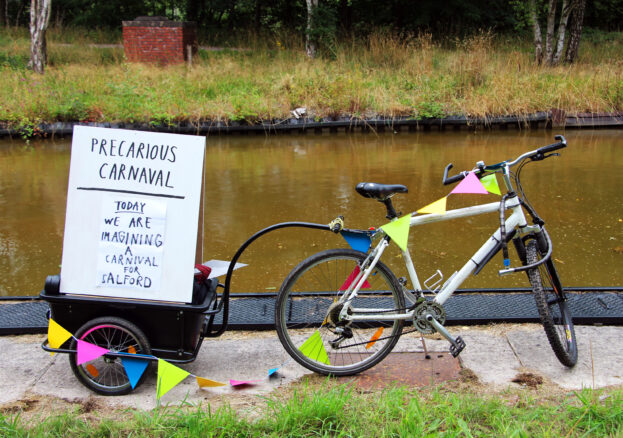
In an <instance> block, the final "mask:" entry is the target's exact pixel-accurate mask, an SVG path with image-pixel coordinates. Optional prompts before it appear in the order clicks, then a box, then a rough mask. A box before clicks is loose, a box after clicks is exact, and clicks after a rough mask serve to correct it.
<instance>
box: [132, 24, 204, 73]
mask: <svg viewBox="0 0 623 438" xmlns="http://www.w3.org/2000/svg"><path fill="white" fill-rule="evenodd" d="M188 45H190V46H192V48H193V49H192V52H193V54H195V53H197V33H196V27H195V25H194V23H192V22H178V21H169V20H167V19H166V18H164V17H138V18H137V19H136V20H134V21H124V22H123V48H124V50H125V56H126V59H127V60H128V61H129V62H147V63H157V64H160V65H166V64H175V63H181V62H184V61H185V60H186V59H187V56H188V53H187V49H186V46H188Z"/></svg>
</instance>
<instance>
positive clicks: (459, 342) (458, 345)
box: [426, 313, 465, 357]
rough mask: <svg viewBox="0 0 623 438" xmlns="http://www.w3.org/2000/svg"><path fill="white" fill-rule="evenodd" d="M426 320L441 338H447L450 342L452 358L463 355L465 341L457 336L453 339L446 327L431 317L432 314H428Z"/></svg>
mask: <svg viewBox="0 0 623 438" xmlns="http://www.w3.org/2000/svg"><path fill="white" fill-rule="evenodd" d="M426 320H427V321H428V323H429V324H430V325H432V326H433V327H434V328H435V330H436V331H437V333H439V334H440V335H441V336H443V337H444V338H446V339H447V340H448V342H450V354H451V355H452V357H457V356H458V355H459V354H461V351H463V349H464V348H465V341H464V340H463V339H462V338H461V337H460V336H457V337H456V338H454V337H452V335H451V334H450V332H448V330H446V328H445V327H444V326H442V325H441V324H439V321H437V320H436V319H435V317H433V315H431V314H430V313H427V314H426Z"/></svg>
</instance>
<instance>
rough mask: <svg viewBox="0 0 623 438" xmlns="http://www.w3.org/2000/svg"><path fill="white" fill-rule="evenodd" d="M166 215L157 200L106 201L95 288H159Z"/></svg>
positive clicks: (162, 204) (163, 203)
mask: <svg viewBox="0 0 623 438" xmlns="http://www.w3.org/2000/svg"><path fill="white" fill-rule="evenodd" d="M166 212H167V204H166V203H165V202H162V201H160V200H157V199H149V198H126V197H122V196H118V197H112V196H109V197H107V198H105V201H104V205H103V209H102V220H101V222H100V225H101V228H100V234H99V248H98V258H97V277H96V284H95V286H96V287H103V286H110V287H116V288H131V289H138V290H143V289H150V290H152V291H157V290H159V289H160V278H161V276H162V254H163V249H164V242H165V224H166Z"/></svg>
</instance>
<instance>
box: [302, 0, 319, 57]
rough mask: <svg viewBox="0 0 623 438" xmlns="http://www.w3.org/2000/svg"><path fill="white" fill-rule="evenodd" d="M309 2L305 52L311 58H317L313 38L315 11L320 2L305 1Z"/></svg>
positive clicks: (314, 0)
mask: <svg viewBox="0 0 623 438" xmlns="http://www.w3.org/2000/svg"><path fill="white" fill-rule="evenodd" d="M305 1H306V2H307V31H306V32H305V51H306V52H307V56H308V57H310V58H312V59H313V58H315V57H316V41H315V38H314V37H313V36H312V30H313V29H312V27H313V21H314V13H315V12H316V11H315V9H316V8H317V7H318V0H305Z"/></svg>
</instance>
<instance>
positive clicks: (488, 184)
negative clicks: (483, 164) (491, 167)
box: [480, 173, 502, 195]
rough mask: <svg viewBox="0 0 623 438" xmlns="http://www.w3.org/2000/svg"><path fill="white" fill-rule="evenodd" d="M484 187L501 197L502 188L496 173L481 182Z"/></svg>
mask: <svg viewBox="0 0 623 438" xmlns="http://www.w3.org/2000/svg"><path fill="white" fill-rule="evenodd" d="M480 183H481V184H482V186H483V187H484V188H485V189H487V191H488V192H489V193H493V194H495V195H501V194H502V193H501V192H500V186H499V185H498V180H497V178H496V177H495V173H492V174H491V175H487V176H485V177H484V178H482V179H481V180H480Z"/></svg>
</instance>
